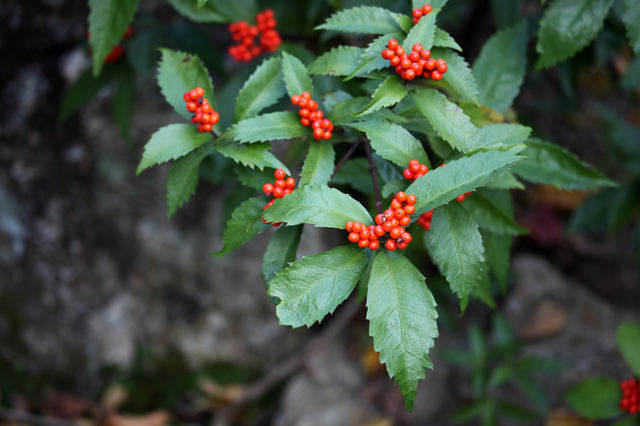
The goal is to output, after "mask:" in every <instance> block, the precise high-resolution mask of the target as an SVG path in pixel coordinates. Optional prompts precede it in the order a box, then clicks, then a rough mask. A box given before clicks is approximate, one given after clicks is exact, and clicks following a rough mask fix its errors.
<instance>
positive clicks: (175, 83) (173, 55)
mask: <svg viewBox="0 0 640 426" xmlns="http://www.w3.org/2000/svg"><path fill="white" fill-rule="evenodd" d="M160 52H162V59H161V60H160V65H158V85H159V86H160V91H161V92H162V94H163V95H164V98H165V99H166V100H167V102H168V103H169V105H171V106H172V107H173V109H175V110H176V112H177V113H178V114H180V115H181V116H183V117H184V118H186V119H187V120H190V119H191V115H192V114H191V113H190V112H189V111H187V108H186V102H185V101H184V94H185V92H188V91H189V90H192V89H195V88H196V87H202V88H203V89H204V97H205V98H206V99H207V100H208V101H209V105H211V107H212V108H213V109H214V110H215V109H216V99H215V98H214V96H213V85H212V84H211V78H209V73H208V72H207V69H206V68H205V67H204V64H203V63H202V61H201V60H200V58H198V56H196V55H191V54H188V53H184V52H174V51H173V50H169V49H160Z"/></svg>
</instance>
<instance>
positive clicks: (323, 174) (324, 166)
mask: <svg viewBox="0 0 640 426" xmlns="http://www.w3.org/2000/svg"><path fill="white" fill-rule="evenodd" d="M335 158H336V153H335V151H334V150H333V145H331V144H330V143H329V142H327V141H325V140H321V141H318V142H311V146H310V147H309V154H307V158H306V160H305V161H304V166H302V172H301V173H300V188H302V187H303V186H307V185H309V184H312V183H318V184H321V185H322V184H326V183H328V182H329V180H330V179H331V175H332V174H333V166H334V161H335Z"/></svg>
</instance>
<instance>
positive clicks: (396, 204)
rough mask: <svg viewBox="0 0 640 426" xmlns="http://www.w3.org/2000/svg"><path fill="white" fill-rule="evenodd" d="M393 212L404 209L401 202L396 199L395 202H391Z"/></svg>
mask: <svg viewBox="0 0 640 426" xmlns="http://www.w3.org/2000/svg"><path fill="white" fill-rule="evenodd" d="M390 207H391V210H394V211H395V210H397V209H401V208H402V204H401V203H400V201H398V200H396V199H395V198H394V199H393V200H391V206H390Z"/></svg>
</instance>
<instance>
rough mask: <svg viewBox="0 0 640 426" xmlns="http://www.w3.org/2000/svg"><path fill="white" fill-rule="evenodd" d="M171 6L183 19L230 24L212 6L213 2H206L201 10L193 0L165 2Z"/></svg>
mask: <svg viewBox="0 0 640 426" xmlns="http://www.w3.org/2000/svg"><path fill="white" fill-rule="evenodd" d="M167 2H169V4H171V6H173V8H174V9H175V10H176V11H177V12H178V13H179V14H180V15H182V16H184V17H185V18H189V19H190V20H192V21H194V22H201V23H204V22H231V19H230V18H228V17H226V16H224V15H222V14H221V13H220V12H218V10H217V9H216V8H215V6H214V5H213V1H208V2H207V3H206V4H205V5H204V6H203V7H202V8H198V7H197V5H195V4H194V3H193V0H167Z"/></svg>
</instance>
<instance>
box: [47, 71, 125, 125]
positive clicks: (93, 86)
mask: <svg viewBox="0 0 640 426" xmlns="http://www.w3.org/2000/svg"><path fill="white" fill-rule="evenodd" d="M118 65H119V64H110V65H107V66H105V67H104V70H103V72H102V73H101V74H100V75H99V76H98V77H95V78H94V77H93V74H92V70H87V71H85V72H83V73H82V74H81V75H80V77H78V79H77V80H76V81H74V82H73V83H71V85H70V86H69V87H67V90H65V92H64V96H63V98H62V104H61V106H60V113H59V115H58V120H60V121H64V120H66V119H67V118H69V117H70V116H71V114H73V113H74V112H76V111H77V110H79V109H80V108H81V107H83V106H84V105H86V104H87V103H89V101H90V100H92V99H93V98H94V97H96V95H97V94H98V92H99V91H100V89H102V88H103V87H104V86H105V85H107V84H108V83H109V82H110V81H111V79H112V78H113V77H114V76H115V75H116V73H117V71H118V70H119V69H120V67H119V66H118Z"/></svg>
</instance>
